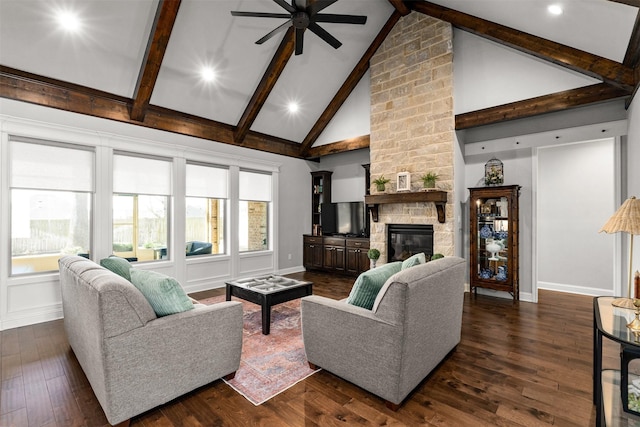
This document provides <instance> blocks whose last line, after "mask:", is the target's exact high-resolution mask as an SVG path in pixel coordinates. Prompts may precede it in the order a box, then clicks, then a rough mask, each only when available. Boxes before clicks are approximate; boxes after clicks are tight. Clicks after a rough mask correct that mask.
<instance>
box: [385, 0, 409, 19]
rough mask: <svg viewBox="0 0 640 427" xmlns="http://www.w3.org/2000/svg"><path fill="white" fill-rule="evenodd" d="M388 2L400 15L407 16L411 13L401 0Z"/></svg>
mask: <svg viewBox="0 0 640 427" xmlns="http://www.w3.org/2000/svg"><path fill="white" fill-rule="evenodd" d="M389 3H391V5H392V6H393V7H395V9H396V10H397V11H398V12H399V13H400V15H402V16H407V15H408V14H410V13H411V9H410V8H409V6H407V4H406V3H405V2H404V1H403V0H389Z"/></svg>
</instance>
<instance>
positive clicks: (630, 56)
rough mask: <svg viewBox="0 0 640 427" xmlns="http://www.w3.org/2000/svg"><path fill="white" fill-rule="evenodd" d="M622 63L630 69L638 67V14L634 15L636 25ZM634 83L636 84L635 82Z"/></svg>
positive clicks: (639, 18)
mask: <svg viewBox="0 0 640 427" xmlns="http://www.w3.org/2000/svg"><path fill="white" fill-rule="evenodd" d="M622 63H623V64H624V65H626V66H627V67H631V68H636V67H637V66H638V65H640V12H638V14H637V15H636V23H635V25H634V26H633V31H631V39H630V40H629V45H628V46H627V52H626V53H625V55H624V60H623V61H622ZM636 83H638V82H637V81H636Z"/></svg>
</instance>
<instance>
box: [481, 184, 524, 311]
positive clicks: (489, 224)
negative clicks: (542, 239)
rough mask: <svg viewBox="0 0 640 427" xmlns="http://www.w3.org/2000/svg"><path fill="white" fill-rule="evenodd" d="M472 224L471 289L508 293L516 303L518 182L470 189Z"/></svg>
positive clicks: (517, 298) (517, 293) (517, 291)
mask: <svg viewBox="0 0 640 427" xmlns="http://www.w3.org/2000/svg"><path fill="white" fill-rule="evenodd" d="M469 192H470V197H469V207H470V212H469V218H470V221H471V224H470V227H469V235H470V238H471V242H470V251H471V257H470V260H471V261H470V263H471V265H470V266H469V272H470V280H469V285H470V286H471V292H475V293H476V294H477V291H478V288H488V289H494V290H497V291H505V292H509V293H510V294H511V295H512V296H513V300H514V302H515V301H517V300H519V299H520V297H519V289H518V196H519V195H520V186H519V185H505V186H496V187H493V186H489V187H479V188H470V189H469Z"/></svg>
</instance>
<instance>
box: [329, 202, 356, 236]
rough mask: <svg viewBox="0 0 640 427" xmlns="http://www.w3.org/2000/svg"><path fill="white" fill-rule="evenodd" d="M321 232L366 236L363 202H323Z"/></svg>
mask: <svg viewBox="0 0 640 427" xmlns="http://www.w3.org/2000/svg"><path fill="white" fill-rule="evenodd" d="M321 218H322V234H324V235H338V234H339V235H345V236H366V235H367V230H366V229H365V209H364V202H338V203H323V204H322V206H321Z"/></svg>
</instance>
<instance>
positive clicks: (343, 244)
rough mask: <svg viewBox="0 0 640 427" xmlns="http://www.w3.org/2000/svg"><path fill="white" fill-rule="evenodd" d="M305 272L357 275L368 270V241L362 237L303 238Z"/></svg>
mask: <svg viewBox="0 0 640 427" xmlns="http://www.w3.org/2000/svg"><path fill="white" fill-rule="evenodd" d="M303 243H304V244H303V250H304V253H303V261H304V268H306V269H307V270H322V271H327V272H333V273H346V274H349V275H356V276H357V275H359V274H360V273H362V272H363V271H366V270H368V269H369V258H368V257H367V251H368V250H369V239H367V238H364V237H330V236H324V237H323V236H312V235H304V236H303Z"/></svg>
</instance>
